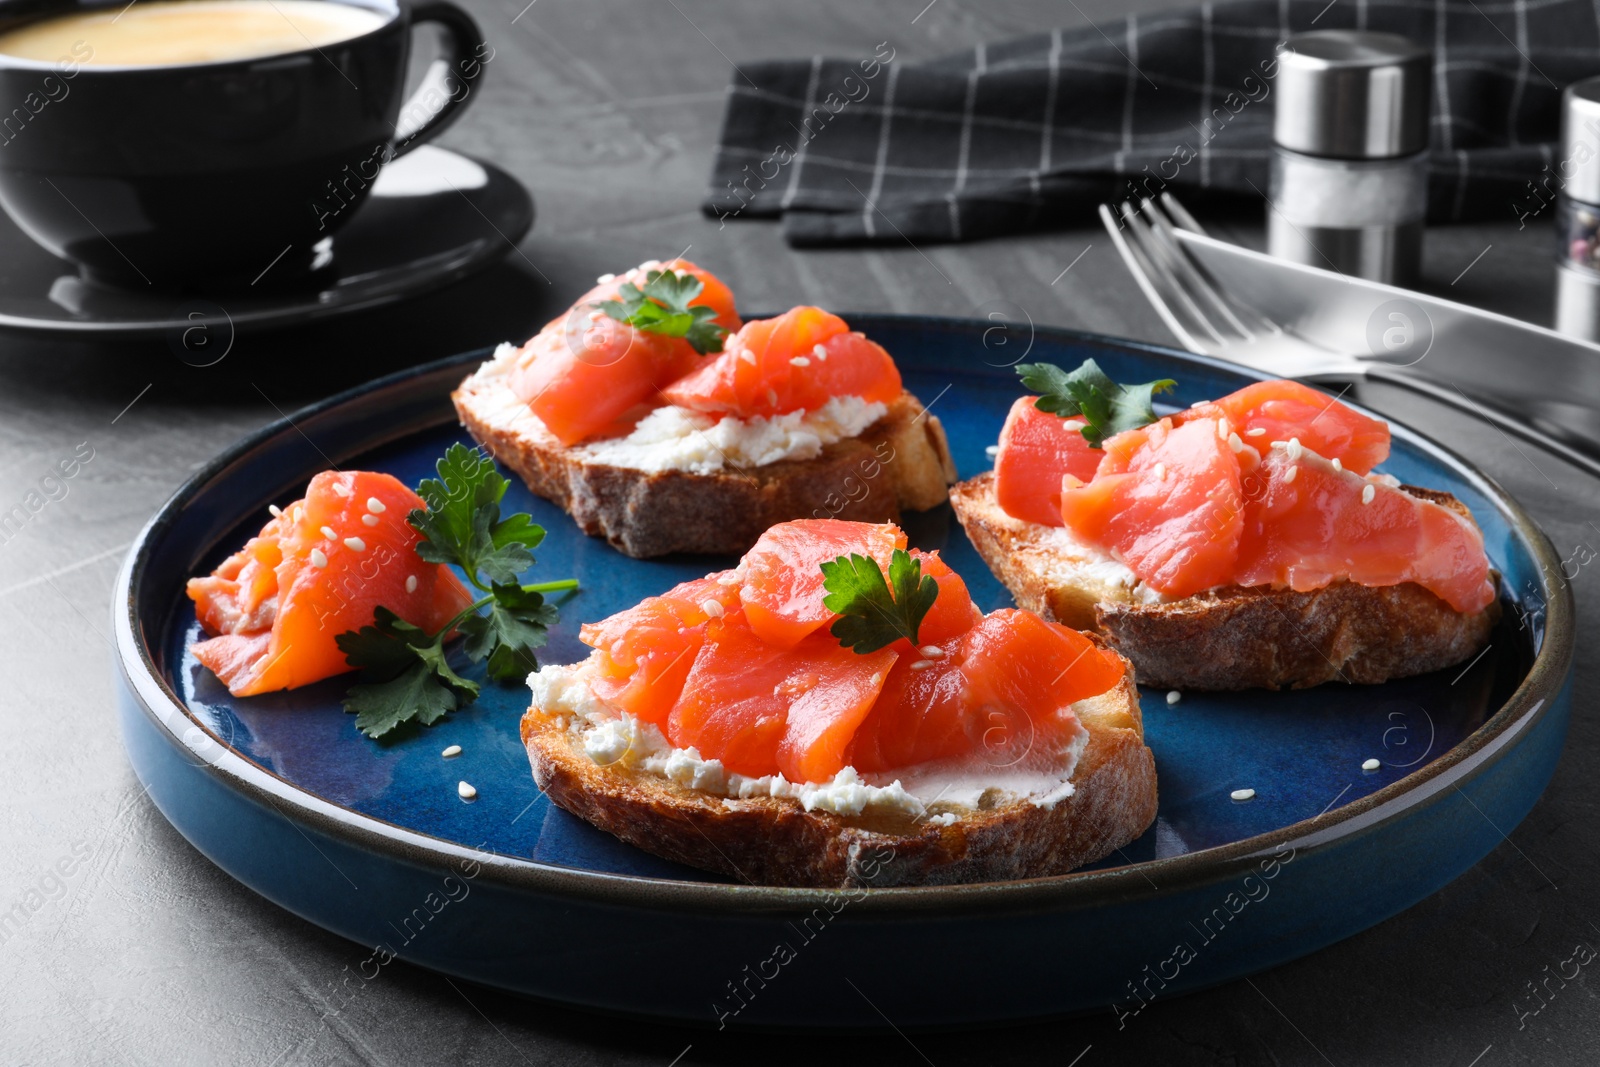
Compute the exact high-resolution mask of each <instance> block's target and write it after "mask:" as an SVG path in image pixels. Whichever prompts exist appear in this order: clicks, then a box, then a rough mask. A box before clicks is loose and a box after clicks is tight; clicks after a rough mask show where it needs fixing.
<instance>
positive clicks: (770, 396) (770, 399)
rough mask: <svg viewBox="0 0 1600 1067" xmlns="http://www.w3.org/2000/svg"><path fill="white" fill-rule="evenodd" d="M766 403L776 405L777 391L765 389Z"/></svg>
mask: <svg viewBox="0 0 1600 1067" xmlns="http://www.w3.org/2000/svg"><path fill="white" fill-rule="evenodd" d="M767 403H769V404H771V405H773V406H774V407H776V406H777V404H778V391H777V390H776V389H768V390H767Z"/></svg>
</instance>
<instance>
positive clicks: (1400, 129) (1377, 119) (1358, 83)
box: [1272, 30, 1433, 159]
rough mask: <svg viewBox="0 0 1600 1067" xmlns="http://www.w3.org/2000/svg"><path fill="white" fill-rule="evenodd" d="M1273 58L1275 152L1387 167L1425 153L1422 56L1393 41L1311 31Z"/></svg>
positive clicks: (1426, 73)
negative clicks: (1275, 77)
mask: <svg viewBox="0 0 1600 1067" xmlns="http://www.w3.org/2000/svg"><path fill="white" fill-rule="evenodd" d="M1278 51H1279V55H1278V101H1277V107H1276V110H1275V111H1274V114H1273V123H1272V139H1273V140H1274V141H1275V142H1277V143H1278V144H1279V145H1282V146H1283V147H1284V148H1288V149H1291V150H1293V151H1296V152H1303V153H1305V154H1307V155H1312V156H1328V157H1332V158H1335V159H1390V158H1393V157H1395V156H1408V155H1411V154H1412V153H1415V152H1420V151H1422V150H1423V149H1425V148H1427V147H1428V108H1429V102H1430V98H1431V93H1430V91H1429V79H1430V78H1431V76H1432V72H1433V54H1432V53H1431V52H1429V51H1428V49H1426V48H1423V47H1422V46H1420V45H1417V44H1413V43H1412V42H1411V41H1409V40H1407V39H1406V38H1404V37H1401V36H1399V35H1398V34H1393V33H1374V32H1369V31H1367V30H1317V31H1314V32H1312V33H1298V34H1295V35H1294V36H1292V37H1290V38H1289V39H1288V40H1286V41H1284V42H1283V44H1282V45H1280V46H1279V50H1278Z"/></svg>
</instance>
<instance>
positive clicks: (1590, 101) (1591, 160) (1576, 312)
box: [1517, 78, 1600, 341]
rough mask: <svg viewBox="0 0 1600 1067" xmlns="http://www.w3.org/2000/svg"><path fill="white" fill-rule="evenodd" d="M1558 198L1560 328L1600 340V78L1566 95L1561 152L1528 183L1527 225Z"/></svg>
mask: <svg viewBox="0 0 1600 1067" xmlns="http://www.w3.org/2000/svg"><path fill="white" fill-rule="evenodd" d="M1552 200H1553V201H1555V205H1556V210H1555V216H1556V241H1557V245H1556V316H1555V327H1556V329H1557V330H1559V331H1560V332H1562V333H1564V334H1568V335H1570V336H1572V337H1578V338H1582V339H1583V340H1585V341H1600V78H1586V79H1585V80H1583V81H1580V82H1573V83H1572V84H1571V85H1569V86H1567V89H1566V92H1564V93H1562V94H1561V156H1560V159H1559V161H1558V162H1557V163H1556V164H1555V166H1554V167H1553V168H1550V167H1547V168H1545V171H1544V172H1542V173H1541V174H1540V175H1539V176H1538V177H1537V178H1535V179H1534V180H1532V181H1530V182H1528V190H1527V195H1526V196H1525V197H1524V198H1523V200H1522V202H1521V203H1520V204H1519V205H1517V215H1518V218H1519V220H1520V221H1521V222H1522V224H1523V225H1524V226H1525V225H1527V223H1528V221H1529V220H1530V219H1531V218H1532V217H1533V216H1536V215H1539V214H1541V213H1542V212H1543V210H1544V207H1545V206H1546V205H1547V204H1548V203H1549V202H1550V201H1552Z"/></svg>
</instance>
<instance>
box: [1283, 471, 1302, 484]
mask: <svg viewBox="0 0 1600 1067" xmlns="http://www.w3.org/2000/svg"><path fill="white" fill-rule="evenodd" d="M1299 473H1300V468H1299V467H1290V468H1289V469H1288V470H1287V471H1285V472H1284V474H1283V484H1284V485H1288V484H1289V483H1290V482H1292V481H1294V476H1295V475H1297V474H1299Z"/></svg>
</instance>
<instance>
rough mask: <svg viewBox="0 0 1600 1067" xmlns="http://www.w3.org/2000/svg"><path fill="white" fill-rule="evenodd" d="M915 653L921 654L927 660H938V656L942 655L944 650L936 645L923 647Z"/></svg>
mask: <svg viewBox="0 0 1600 1067" xmlns="http://www.w3.org/2000/svg"><path fill="white" fill-rule="evenodd" d="M917 651H918V652H920V653H922V654H923V655H924V656H926V657H927V658H928V659H938V658H939V657H940V656H943V655H944V649H942V648H940V647H939V646H938V645H923V646H922V647H921V648H919V649H917Z"/></svg>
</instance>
